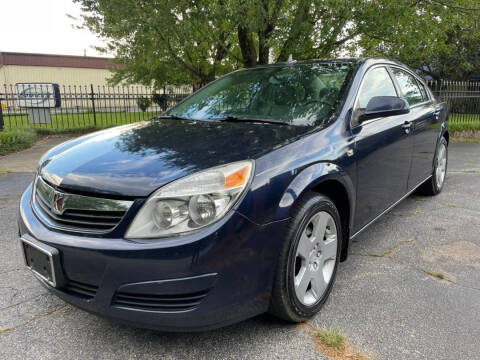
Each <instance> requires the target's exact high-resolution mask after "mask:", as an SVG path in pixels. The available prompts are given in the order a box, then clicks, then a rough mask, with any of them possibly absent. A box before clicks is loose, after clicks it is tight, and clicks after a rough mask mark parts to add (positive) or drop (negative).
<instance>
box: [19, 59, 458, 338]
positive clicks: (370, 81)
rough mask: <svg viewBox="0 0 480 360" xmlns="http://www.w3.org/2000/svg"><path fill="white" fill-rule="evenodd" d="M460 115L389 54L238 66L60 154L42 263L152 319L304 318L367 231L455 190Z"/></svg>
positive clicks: (49, 184) (44, 193)
mask: <svg viewBox="0 0 480 360" xmlns="http://www.w3.org/2000/svg"><path fill="white" fill-rule="evenodd" d="M447 118H448V116H447V112H446V106H445V104H444V103H442V102H440V101H439V100H437V99H436V97H435V96H434V95H433V94H432V92H431V91H430V89H429V88H428V87H427V86H426V85H425V83H424V82H423V81H422V79H420V78H419V77H418V76H417V75H416V74H415V73H414V72H412V71H411V70H409V69H408V68H406V67H405V66H404V65H402V64H399V63H397V62H393V61H389V60H384V59H362V60H329V61H323V60H318V61H305V62H290V63H284V64H275V65H269V66H260V67H255V68H251V69H244V70H239V71H235V72H233V73H231V74H228V75H226V76H224V77H222V78H220V79H218V80H216V81H214V82H213V83H211V84H210V85H208V86H206V87H205V88H203V89H201V90H200V91H198V92H196V93H194V94H193V95H192V96H190V97H189V98H187V99H186V100H184V101H183V102H182V103H180V104H179V105H177V106H176V107H174V108H172V109H171V110H169V111H167V112H166V113H165V114H164V115H162V116H160V117H157V118H154V119H152V120H150V121H146V122H141V123H136V124H132V125H127V126H121V127H117V128H113V129H109V130H104V131H100V132H97V133H93V134H90V135H87V136H83V137H80V138H77V139H74V140H71V141H69V142H66V143H64V144H62V145H59V146H57V147H55V148H53V149H52V150H50V151H49V152H48V153H47V154H45V155H44V156H43V158H42V159H41V161H40V164H39V168H38V171H37V173H36V175H35V178H34V181H33V183H32V184H31V185H30V186H29V187H28V188H27V190H26V191H25V193H24V195H23V197H22V200H21V205H20V216H19V227H20V236H21V245H22V252H23V255H24V258H25V263H26V266H27V267H29V268H30V269H31V270H32V271H33V273H34V274H35V276H36V277H37V278H38V279H39V280H40V281H41V282H42V283H43V284H44V285H45V286H46V287H48V288H49V289H50V290H51V291H52V292H54V293H55V294H57V295H58V296H59V297H61V298H62V299H64V300H65V301H67V302H69V303H71V304H74V305H76V306H78V307H80V308H82V309H85V310H87V311H90V312H93V313H96V314H100V315H104V316H107V317H109V318H113V319H117V320H120V321H123V322H126V323H129V324H133V325H136V326H142V327H148V328H154V329H163V330H170V331H183V330H200V329H208V328H214V327H219V326H224V325H227V324H230V323H234V322H237V321H240V320H243V319H246V318H248V317H252V316H254V315H257V314H260V313H263V312H266V311H269V312H271V313H273V314H275V315H277V316H278V317H280V318H283V319H286V320H289V321H294V322H300V321H304V320H306V319H308V318H309V317H311V316H313V315H314V314H316V313H317V312H318V311H319V310H320V308H321V307H322V305H323V304H324V303H325V300H326V299H327V297H328V295H329V293H330V291H331V289H332V286H333V283H334V280H335V275H336V272H337V268H338V263H339V262H340V261H343V260H345V259H346V258H347V253H348V246H349V242H350V241H351V240H352V239H353V238H355V237H356V236H357V235H358V234H359V233H360V232H362V231H363V230H364V229H365V228H367V227H368V226H369V225H370V224H372V223H373V222H374V221H375V220H376V219H378V218H379V217H380V216H382V214H384V213H386V212H387V211H389V210H390V209H391V208H392V207H394V206H395V205H396V204H398V203H399V202H400V201H401V200H402V199H404V198H405V197H407V196H408V195H409V194H411V193H412V192H413V191H418V192H422V193H423V194H428V195H435V194H438V193H439V192H440V191H441V190H442V187H443V185H444V180H445V174H446V170H447V148H448V141H449V133H448V129H447Z"/></svg>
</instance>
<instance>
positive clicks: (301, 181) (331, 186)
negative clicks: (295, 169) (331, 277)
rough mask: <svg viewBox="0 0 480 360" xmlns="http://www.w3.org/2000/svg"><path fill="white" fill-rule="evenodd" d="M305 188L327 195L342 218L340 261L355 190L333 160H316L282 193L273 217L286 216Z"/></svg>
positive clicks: (346, 244) (343, 171)
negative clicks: (326, 161) (325, 161)
mask: <svg viewBox="0 0 480 360" xmlns="http://www.w3.org/2000/svg"><path fill="white" fill-rule="evenodd" d="M309 191H313V192H317V193H321V194H323V195H325V196H328V197H329V198H330V199H331V200H332V201H333V203H334V204H335V206H336V207H337V210H338V212H339V213H340V218H341V221H342V239H343V241H342V253H341V261H344V260H346V258H347V254H348V245H349V239H350V229H351V228H352V225H353V214H354V213H355V211H354V210H355V202H354V199H355V191H354V186H353V182H352V180H351V178H350V176H349V175H348V173H347V172H346V171H345V170H344V169H342V168H341V167H340V166H338V165H336V164H333V163H317V164H314V165H311V166H309V167H307V168H305V169H303V170H302V171H301V172H300V173H299V174H298V175H297V176H296V177H295V178H294V180H293V181H292V182H291V183H290V184H289V186H288V187H287V189H286V190H285V192H284V193H283V196H282V198H281V200H280V206H279V208H278V211H277V216H276V218H277V219H278V218H285V217H288V216H290V213H291V210H292V206H293V205H294V204H295V202H296V201H297V200H298V199H299V198H301V197H302V195H304V194H305V193H306V192H309Z"/></svg>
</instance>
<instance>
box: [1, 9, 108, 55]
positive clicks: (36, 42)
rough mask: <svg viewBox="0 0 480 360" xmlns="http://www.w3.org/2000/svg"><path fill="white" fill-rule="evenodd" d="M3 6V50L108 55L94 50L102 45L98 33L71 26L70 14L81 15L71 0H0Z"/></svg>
mask: <svg viewBox="0 0 480 360" xmlns="http://www.w3.org/2000/svg"><path fill="white" fill-rule="evenodd" d="M0 9H1V11H0V52H2V51H6V52H8V51H10V52H30V53H42V54H62V55H80V56H82V55H83V54H84V50H86V53H87V56H108V55H102V54H99V53H98V52H97V51H96V50H95V49H92V46H99V45H100V46H101V45H102V44H103V43H102V41H101V40H100V39H98V38H97V37H96V36H95V34H93V33H91V32H90V31H88V30H84V29H76V28H74V27H73V26H72V25H73V23H74V22H75V21H74V20H72V19H70V18H69V17H68V16H67V14H69V15H72V16H74V17H76V18H80V14H81V12H80V6H79V5H78V4H74V3H73V1H72V0H1V7H0ZM76 24H77V25H79V24H80V21H77V22H76Z"/></svg>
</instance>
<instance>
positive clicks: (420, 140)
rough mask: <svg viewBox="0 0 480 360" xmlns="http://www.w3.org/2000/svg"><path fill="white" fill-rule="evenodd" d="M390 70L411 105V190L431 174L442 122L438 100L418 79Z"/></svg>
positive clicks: (406, 72)
mask: <svg viewBox="0 0 480 360" xmlns="http://www.w3.org/2000/svg"><path fill="white" fill-rule="evenodd" d="M391 71H392V74H393V77H394V79H395V80H396V81H397V84H398V88H399V90H400V92H401V96H403V97H404V98H405V100H407V102H408V104H409V105H410V114H409V117H410V119H409V121H410V123H411V130H410V131H411V136H412V139H413V151H412V154H413V155H412V163H411V167H410V174H409V177H408V190H412V189H413V188H415V187H416V186H417V185H419V184H421V183H422V182H423V181H425V179H426V178H427V177H428V176H430V175H431V174H432V171H433V158H434V155H435V148H436V145H437V139H438V134H439V133H440V127H441V122H440V120H439V119H438V113H437V109H436V101H435V100H434V99H433V97H432V96H431V94H429V92H428V91H427V89H426V88H425V86H424V85H423V84H422V83H421V82H420V81H419V80H418V79H417V78H416V76H414V75H413V74H411V73H409V72H408V71H407V70H405V69H401V68H398V67H393V66H392V67H391ZM438 111H440V109H438Z"/></svg>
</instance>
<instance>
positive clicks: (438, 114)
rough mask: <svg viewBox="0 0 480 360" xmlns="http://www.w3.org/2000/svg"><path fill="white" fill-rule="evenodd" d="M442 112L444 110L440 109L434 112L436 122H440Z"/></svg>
mask: <svg viewBox="0 0 480 360" xmlns="http://www.w3.org/2000/svg"><path fill="white" fill-rule="evenodd" d="M441 112H442V110H440V109H437V110H435V111H434V112H433V116H435V119H436V120H438V118H439V116H440V113H441Z"/></svg>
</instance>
